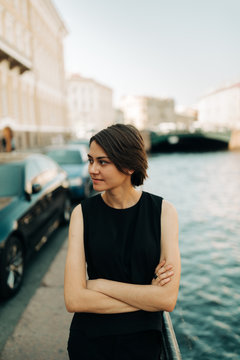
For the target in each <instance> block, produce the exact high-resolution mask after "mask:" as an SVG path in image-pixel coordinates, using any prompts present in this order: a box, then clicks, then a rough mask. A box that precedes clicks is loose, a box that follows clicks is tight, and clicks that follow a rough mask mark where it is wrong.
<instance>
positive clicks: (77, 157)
mask: <svg viewBox="0 0 240 360" xmlns="http://www.w3.org/2000/svg"><path fill="white" fill-rule="evenodd" d="M44 153H45V154H46V155H47V156H49V157H51V158H52V159H53V160H54V161H56V162H57V163H58V164H59V165H60V166H61V167H62V168H63V169H64V170H65V171H66V172H67V174H68V179H69V184H70V192H71V198H72V200H73V201H78V200H80V199H84V198H86V197H88V196H90V195H91V193H92V190H93V187H92V181H91V178H90V176H89V173H88V158H87V148H86V147H85V146H84V145H77V144H76V145H74V144H73V145H70V144H69V145H61V146H51V147H48V148H46V149H45V151H44Z"/></svg>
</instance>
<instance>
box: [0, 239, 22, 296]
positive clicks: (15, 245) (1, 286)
mask: <svg viewBox="0 0 240 360" xmlns="http://www.w3.org/2000/svg"><path fill="white" fill-rule="evenodd" d="M23 274H24V251H23V245H22V242H21V240H20V239H19V238H17V237H16V236H11V237H10V238H9V239H8V240H7V242H6V245H5V248H4V250H3V251H2V255H1V258H0V295H1V297H2V298H9V297H11V296H12V295H14V294H15V293H16V292H17V291H18V290H19V289H20V287H21V285H22V281H23Z"/></svg>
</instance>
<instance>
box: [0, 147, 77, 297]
mask: <svg viewBox="0 0 240 360" xmlns="http://www.w3.org/2000/svg"><path fill="white" fill-rule="evenodd" d="M70 214H71V201H70V195H69V183H68V180H67V174H66V172H65V171H64V170H63V169H62V168H60V167H59V166H58V164H57V163H55V162H54V161H53V160H52V159H50V158H48V157H47V156H44V155H42V154H21V153H2V154H0V297H1V298H8V297H10V296H12V295H14V294H15V293H16V292H17V291H18V290H19V288H20V287H21V284H22V281H23V276H24V268H25V264H26V261H27V259H28V258H29V257H30V255H31V254H32V253H33V252H34V251H35V250H39V249H40V248H41V246H42V245H43V244H44V243H45V242H46V241H47V239H48V237H49V235H50V234H51V233H52V232H53V231H54V230H55V229H56V228H57V227H58V225H59V224H60V223H61V222H68V221H69V219H70Z"/></svg>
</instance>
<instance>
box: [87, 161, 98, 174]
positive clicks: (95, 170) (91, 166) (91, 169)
mask: <svg viewBox="0 0 240 360" xmlns="http://www.w3.org/2000/svg"><path fill="white" fill-rule="evenodd" d="M98 172H99V167H98V164H96V163H95V162H94V163H93V164H89V173H90V174H96V173H98Z"/></svg>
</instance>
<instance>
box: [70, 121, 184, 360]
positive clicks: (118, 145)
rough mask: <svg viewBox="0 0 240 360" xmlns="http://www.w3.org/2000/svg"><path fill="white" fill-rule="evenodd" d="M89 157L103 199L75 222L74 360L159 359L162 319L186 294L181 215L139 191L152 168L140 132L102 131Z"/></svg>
mask: <svg viewBox="0 0 240 360" xmlns="http://www.w3.org/2000/svg"><path fill="white" fill-rule="evenodd" d="M88 158H89V173H90V175H91V178H92V182H93V187H94V189H95V190H96V191H97V192H99V194H98V195H96V196H93V197H91V198H88V199H86V200H84V201H83V202H82V203H81V204H80V205H78V206H77V207H76V208H75V209H74V210H73V213H72V216H71V221H70V228H69V247H68V254H67V259H66V268H65V284H64V294H65V304H66V308H67V310H68V311H69V312H73V313H75V314H74V316H73V320H72V323H71V327H70V336H69V340H68V353H69V358H70V359H71V360H75V359H78V360H80V359H81V360H95V359H96V360H97V359H98V360H100V359H102V360H107V359H109V360H120V359H121V360H122V359H124V360H127V359H129V360H130V359H131V360H135V359H138V360H141V359H144V360H146V359H147V360H157V359H159V358H160V356H161V340H160V339H161V336H160V335H161V327H162V312H163V311H172V310H173V309H174V307H175V304H176V301H177V295H178V288H179V280H180V254H179V247H178V220H177V213H176V210H175V208H174V206H173V205H172V204H171V203H169V202H167V201H166V200H163V199H162V198H161V197H159V196H156V195H153V194H150V193H147V192H145V191H140V190H138V189H136V187H137V186H139V185H142V184H143V181H144V179H145V178H146V176H147V172H146V170H147V166H148V164H147V156H146V153H145V150H144V143H143V139H142V136H141V134H140V133H139V131H138V130H137V129H136V128H135V127H133V126H131V125H120V124H117V125H112V126H110V127H108V128H106V129H104V130H102V131H100V132H99V133H97V134H96V135H95V136H93V137H92V138H91V139H90V150H89V154H88ZM159 176H161V174H159ZM86 264H87V273H88V278H89V280H87V276H86Z"/></svg>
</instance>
